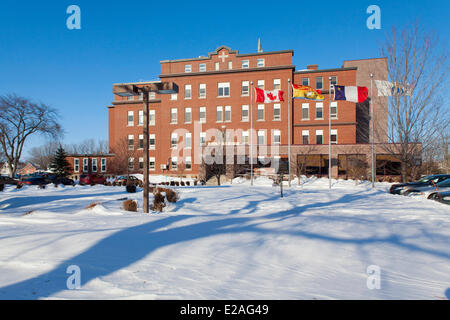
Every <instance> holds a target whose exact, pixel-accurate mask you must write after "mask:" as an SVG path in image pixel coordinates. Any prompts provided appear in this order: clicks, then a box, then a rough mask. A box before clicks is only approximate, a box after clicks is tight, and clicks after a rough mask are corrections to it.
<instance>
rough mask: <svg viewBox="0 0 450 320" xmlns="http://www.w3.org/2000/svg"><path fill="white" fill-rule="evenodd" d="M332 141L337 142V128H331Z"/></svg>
mask: <svg viewBox="0 0 450 320" xmlns="http://www.w3.org/2000/svg"><path fill="white" fill-rule="evenodd" d="M331 143H334V144H337V129H331Z"/></svg>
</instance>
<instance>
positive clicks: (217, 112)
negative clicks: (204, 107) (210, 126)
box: [216, 106, 223, 122]
mask: <svg viewBox="0 0 450 320" xmlns="http://www.w3.org/2000/svg"><path fill="white" fill-rule="evenodd" d="M219 111H220V115H221V117H220V120H218V119H219V117H218V115H219ZM216 122H223V106H217V107H216Z"/></svg>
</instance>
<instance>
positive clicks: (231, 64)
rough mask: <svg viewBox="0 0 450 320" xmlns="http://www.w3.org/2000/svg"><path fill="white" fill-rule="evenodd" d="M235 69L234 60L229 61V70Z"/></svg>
mask: <svg viewBox="0 0 450 320" xmlns="http://www.w3.org/2000/svg"><path fill="white" fill-rule="evenodd" d="M232 69H233V61H228V70H232Z"/></svg>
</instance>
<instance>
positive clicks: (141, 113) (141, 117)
mask: <svg viewBox="0 0 450 320" xmlns="http://www.w3.org/2000/svg"><path fill="white" fill-rule="evenodd" d="M143 125H144V110H139V112H138V126H143Z"/></svg>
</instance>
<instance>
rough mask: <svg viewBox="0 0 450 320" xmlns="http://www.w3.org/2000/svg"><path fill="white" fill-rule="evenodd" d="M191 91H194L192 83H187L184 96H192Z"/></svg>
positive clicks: (186, 97) (188, 97) (187, 97)
mask: <svg viewBox="0 0 450 320" xmlns="http://www.w3.org/2000/svg"><path fill="white" fill-rule="evenodd" d="M191 93H192V89H191V85H190V84H186V85H185V86H184V98H185V99H190V98H191Z"/></svg>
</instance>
